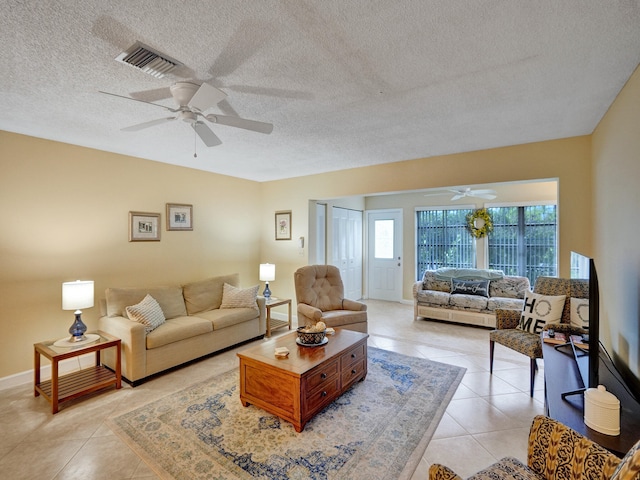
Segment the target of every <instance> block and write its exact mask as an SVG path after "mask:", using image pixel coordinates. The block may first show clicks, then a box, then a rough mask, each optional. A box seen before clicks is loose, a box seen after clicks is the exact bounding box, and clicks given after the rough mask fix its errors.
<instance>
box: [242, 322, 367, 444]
mask: <svg viewBox="0 0 640 480" xmlns="http://www.w3.org/2000/svg"><path fill="white" fill-rule="evenodd" d="M335 330H336V333H335V335H328V336H327V338H328V342H327V343H326V344H325V345H322V346H317V347H306V346H300V345H298V344H297V343H296V338H297V333H295V332H294V333H291V334H288V335H283V336H281V337H278V338H276V339H274V340H271V341H268V342H264V343H262V344H260V345H258V346H256V347H252V348H250V349H248V350H245V351H243V352H240V353H238V357H239V358H240V401H241V402H242V405H244V406H245V407H246V406H248V405H249V404H253V405H255V406H257V407H260V408H262V409H263V410H266V411H267V412H269V413H272V414H274V415H276V416H278V417H280V418H282V419H284V420H286V421H288V422H291V423H292V424H293V427H294V428H295V430H296V432H301V431H302V430H303V429H304V426H305V425H306V423H307V422H308V421H309V420H310V419H311V418H313V416H314V415H316V414H317V413H318V412H320V411H321V410H322V409H323V408H324V407H326V406H327V405H328V404H329V403H331V402H332V401H333V400H335V399H336V398H338V397H339V396H340V395H342V394H343V393H344V392H345V391H346V390H347V389H348V388H349V387H350V386H351V385H353V384H354V383H355V382H357V381H358V380H364V378H365V377H366V376H367V338H368V337H369V335H367V334H366V333H360V332H354V331H352V330H345V329H341V328H336V329H335ZM276 347H287V348H288V349H289V352H290V353H289V356H288V357H287V358H277V357H276V356H275V355H274V351H275V348H276Z"/></svg>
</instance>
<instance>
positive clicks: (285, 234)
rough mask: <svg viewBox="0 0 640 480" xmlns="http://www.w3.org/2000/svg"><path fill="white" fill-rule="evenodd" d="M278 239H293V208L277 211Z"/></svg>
mask: <svg viewBox="0 0 640 480" xmlns="http://www.w3.org/2000/svg"><path fill="white" fill-rule="evenodd" d="M276 240H291V210H288V211H286V212H276Z"/></svg>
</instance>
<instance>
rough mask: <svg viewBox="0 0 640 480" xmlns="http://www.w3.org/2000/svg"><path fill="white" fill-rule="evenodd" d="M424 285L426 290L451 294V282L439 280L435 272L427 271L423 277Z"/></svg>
mask: <svg viewBox="0 0 640 480" xmlns="http://www.w3.org/2000/svg"><path fill="white" fill-rule="evenodd" d="M422 285H423V288H424V289H425V290H435V291H436V292H447V293H450V292H451V280H450V279H446V280H438V278H436V273H435V271H433V270H426V271H425V272H424V276H423V277H422Z"/></svg>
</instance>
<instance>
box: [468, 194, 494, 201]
mask: <svg viewBox="0 0 640 480" xmlns="http://www.w3.org/2000/svg"><path fill="white" fill-rule="evenodd" d="M472 196H473V197H477V198H484V199H486V200H493V199H494V198H496V196H495V195H491V194H489V193H480V194H477V193H476V194H474V195H472Z"/></svg>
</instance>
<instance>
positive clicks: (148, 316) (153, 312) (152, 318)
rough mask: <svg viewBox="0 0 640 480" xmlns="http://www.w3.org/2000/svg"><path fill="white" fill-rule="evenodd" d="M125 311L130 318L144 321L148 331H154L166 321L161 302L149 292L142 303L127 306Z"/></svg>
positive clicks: (135, 320)
mask: <svg viewBox="0 0 640 480" xmlns="http://www.w3.org/2000/svg"><path fill="white" fill-rule="evenodd" d="M125 311H126V312H127V316H128V317H129V320H132V321H134V322H139V323H142V324H143V325H144V326H145V330H146V331H147V333H149V332H152V331H153V330H155V329H156V328H158V327H159V326H160V325H162V324H163V323H164V321H165V317H164V313H163V312H162V308H160V304H159V303H158V302H157V301H156V299H155V298H153V297H152V296H151V295H149V294H147V296H146V297H144V298H143V299H142V301H141V302H140V303H138V304H136V305H131V306H130V307H127V308H126V309H125Z"/></svg>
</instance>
